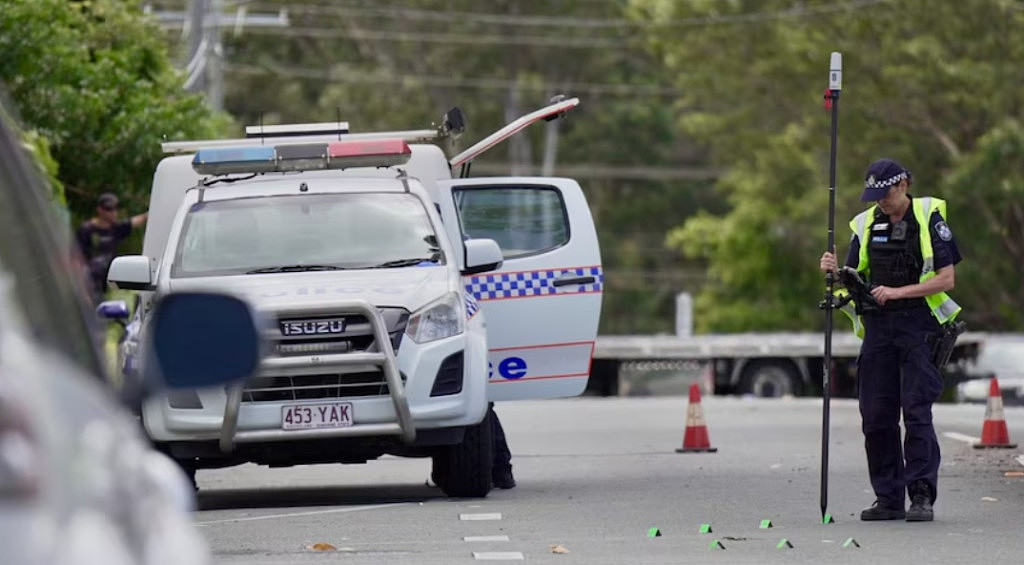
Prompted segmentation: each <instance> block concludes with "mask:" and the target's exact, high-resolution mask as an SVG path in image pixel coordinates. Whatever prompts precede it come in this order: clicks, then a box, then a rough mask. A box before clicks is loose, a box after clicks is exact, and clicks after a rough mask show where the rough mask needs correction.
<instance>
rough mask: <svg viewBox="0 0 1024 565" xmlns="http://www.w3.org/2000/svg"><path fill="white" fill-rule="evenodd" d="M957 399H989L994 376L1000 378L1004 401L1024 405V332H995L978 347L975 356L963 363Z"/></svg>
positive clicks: (1006, 403) (968, 400)
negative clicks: (961, 379)
mask: <svg viewBox="0 0 1024 565" xmlns="http://www.w3.org/2000/svg"><path fill="white" fill-rule="evenodd" d="M960 370H961V371H962V372H963V374H962V377H961V378H963V379H966V380H963V381H962V382H960V383H959V384H957V387H956V400H957V402H987V401H988V396H989V390H990V387H991V379H992V378H993V377H995V378H996V379H997V380H998V381H999V392H1000V394H1001V396H1002V397H1003V404H1005V405H1024V334H992V335H990V336H989V337H986V338H985V340H984V341H983V342H982V343H981V344H980V346H979V347H978V354H977V357H975V358H974V359H973V360H964V361H963V362H962V365H961V367H960Z"/></svg>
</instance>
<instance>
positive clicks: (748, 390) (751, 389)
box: [739, 360, 803, 398]
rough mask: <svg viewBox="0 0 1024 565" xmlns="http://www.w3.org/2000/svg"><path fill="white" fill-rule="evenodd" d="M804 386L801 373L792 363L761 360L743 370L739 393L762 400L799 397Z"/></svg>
mask: <svg viewBox="0 0 1024 565" xmlns="http://www.w3.org/2000/svg"><path fill="white" fill-rule="evenodd" d="M802 384H803V383H802V382H801V380H800V373H799V372H797V370H796V367H795V366H794V365H793V363H791V362H790V361H784V360H760V361H754V362H752V363H750V364H749V365H747V367H746V368H745V369H744V370H743V376H742V377H741V378H740V390H739V392H740V394H752V395H754V396H757V397H761V398H781V397H783V396H799V395H800V392H801V389H802Z"/></svg>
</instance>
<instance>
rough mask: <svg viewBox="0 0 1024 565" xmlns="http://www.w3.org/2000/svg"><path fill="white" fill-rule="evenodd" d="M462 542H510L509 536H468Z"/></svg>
mask: <svg viewBox="0 0 1024 565" xmlns="http://www.w3.org/2000/svg"><path fill="white" fill-rule="evenodd" d="M462 541H508V536H466V537H464V538H462Z"/></svg>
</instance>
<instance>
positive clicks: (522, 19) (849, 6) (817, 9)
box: [254, 0, 893, 29]
mask: <svg viewBox="0 0 1024 565" xmlns="http://www.w3.org/2000/svg"><path fill="white" fill-rule="evenodd" d="M892 1H893V0H850V1H847V2H837V3H832V4H825V5H821V6H794V7H792V8H787V9H784V10H773V11H765V12H753V13H749V14H721V15H713V16H694V17H689V18H674V19H668V20H661V21H641V20H633V19H626V18H586V17H579V16H549V15H519V14H500V13H487V12H462V11H454V10H424V9H416V8H404V7H394V6H387V7H380V6H377V5H374V7H364V6H365V5H364V4H360V5H359V6H358V7H352V6H336V5H335V6H322V5H312V4H286V7H287V9H288V10H289V11H292V12H295V13H297V14H310V15H325V14H344V15H349V16H383V17H391V18H400V19H403V20H420V21H437V22H444V23H451V22H474V23H482V24H490V25H505V26H519V27H557V28H561V29H564V28H584V29H601V28H603V29H622V28H623V27H633V28H635V27H642V28H649V27H692V26H707V25H719V24H736V23H755V24H756V23H763V22H768V21H773V20H780V19H796V18H806V17H814V16H825V15H830V14H834V13H837V12H844V11H850V10H856V9H859V8H866V7H869V6H873V5H877V4H891V3H892ZM254 6H255V7H259V8H260V9H277V8H280V7H281V4H274V3H262V4H260V3H257V4H254Z"/></svg>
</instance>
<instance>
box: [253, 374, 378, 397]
mask: <svg viewBox="0 0 1024 565" xmlns="http://www.w3.org/2000/svg"><path fill="white" fill-rule="evenodd" d="M389 395H390V391H389V390H388V384H387V381H386V380H385V379H384V372H383V371H380V370H376V371H366V372H359V373H345V374H342V373H336V374H318V375H293V376H282V377H257V378H255V379H253V380H252V381H250V382H249V383H248V384H247V385H246V387H245V389H243V391H242V402H281V401H290V400H317V399H324V398H350V397H366V396H389Z"/></svg>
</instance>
